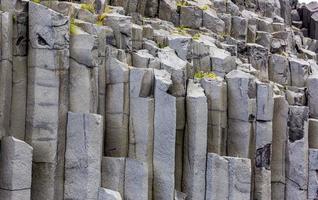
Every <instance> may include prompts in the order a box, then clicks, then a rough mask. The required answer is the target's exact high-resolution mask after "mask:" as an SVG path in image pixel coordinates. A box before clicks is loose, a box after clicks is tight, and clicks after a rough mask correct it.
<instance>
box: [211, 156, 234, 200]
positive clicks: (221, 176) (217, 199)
mask: <svg viewBox="0 0 318 200" xmlns="http://www.w3.org/2000/svg"><path fill="white" fill-rule="evenodd" d="M229 173H230V172H229V163H228V161H227V160H226V159H224V158H222V157H221V156H219V155H217V154H214V153H209V154H208V156H207V167H206V194H205V196H206V197H205V199H206V200H227V199H228V198H229V187H228V186H229Z"/></svg>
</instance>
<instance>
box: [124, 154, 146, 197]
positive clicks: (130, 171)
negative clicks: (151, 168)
mask: <svg viewBox="0 0 318 200" xmlns="http://www.w3.org/2000/svg"><path fill="white" fill-rule="evenodd" d="M148 185H149V184H148V166H147V164H146V163H144V162H141V161H138V160H134V159H130V158H127V159H126V166H125V186H124V191H125V193H124V199H140V200H148Z"/></svg>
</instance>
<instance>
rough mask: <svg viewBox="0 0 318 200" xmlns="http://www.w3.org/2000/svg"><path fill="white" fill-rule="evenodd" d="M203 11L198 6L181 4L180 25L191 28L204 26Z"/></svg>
mask: <svg viewBox="0 0 318 200" xmlns="http://www.w3.org/2000/svg"><path fill="white" fill-rule="evenodd" d="M202 19H203V12H202V10H201V9H200V8H198V7H197V6H181V8H180V25H181V26H185V27H190V28H200V27H201V26H202Z"/></svg>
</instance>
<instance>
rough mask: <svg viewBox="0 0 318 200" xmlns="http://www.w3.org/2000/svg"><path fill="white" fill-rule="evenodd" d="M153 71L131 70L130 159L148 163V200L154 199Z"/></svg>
mask: <svg viewBox="0 0 318 200" xmlns="http://www.w3.org/2000/svg"><path fill="white" fill-rule="evenodd" d="M152 96H153V70H152V69H147V68H131V69H130V101H129V103H130V115H129V153H128V156H129V158H132V159H136V160H138V161H141V162H144V163H146V166H147V168H148V170H147V174H148V175H147V176H148V181H147V182H148V194H147V196H148V199H152V181H153V170H152V168H153V164H152V162H153V132H154V109H155V102H154V99H153V97H152Z"/></svg>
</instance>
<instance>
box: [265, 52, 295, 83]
mask: <svg viewBox="0 0 318 200" xmlns="http://www.w3.org/2000/svg"><path fill="white" fill-rule="evenodd" d="M268 74H269V80H271V81H274V82H276V83H279V84H282V85H290V84H291V76H290V69H289V62H288V59H287V57H285V56H283V55H279V54H272V55H271V56H270V57H269V64H268Z"/></svg>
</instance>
